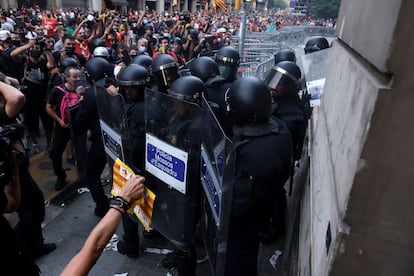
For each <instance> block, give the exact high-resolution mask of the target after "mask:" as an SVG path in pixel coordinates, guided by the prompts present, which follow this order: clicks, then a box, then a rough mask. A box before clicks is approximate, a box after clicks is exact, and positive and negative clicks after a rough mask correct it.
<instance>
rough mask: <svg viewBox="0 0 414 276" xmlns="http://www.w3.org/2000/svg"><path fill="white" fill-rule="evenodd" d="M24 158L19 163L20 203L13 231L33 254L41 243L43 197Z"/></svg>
mask: <svg viewBox="0 0 414 276" xmlns="http://www.w3.org/2000/svg"><path fill="white" fill-rule="evenodd" d="M28 164H29V161H28V159H26V160H25V161H23V163H22V164H21V165H20V172H19V173H20V187H21V203H20V206H19V209H18V210H17V213H18V215H19V219H20V220H19V223H18V224H17V226H16V228H15V231H16V234H17V237H18V239H19V241H20V242H21V243H22V245H23V246H24V247H25V248H26V250H27V252H28V253H29V254H30V255H31V256H34V255H35V254H36V252H37V251H38V250H39V249H40V247H41V246H42V245H43V234H42V222H43V220H44V218H45V206H44V201H45V200H44V197H43V193H42V191H41V190H40V189H39V187H38V185H37V183H36V182H35V181H34V180H33V178H32V177H31V175H30V173H29V170H28Z"/></svg>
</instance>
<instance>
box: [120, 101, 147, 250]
mask: <svg viewBox="0 0 414 276" xmlns="http://www.w3.org/2000/svg"><path fill="white" fill-rule="evenodd" d="M125 108H126V123H127V127H128V142H129V146H130V150H131V156H132V163H133V166H134V168H135V170H137V169H138V170H139V171H136V173H138V172H139V173H140V174H141V175H144V174H143V172H144V158H145V116H144V115H145V103H144V102H131V103H127V105H126V106H125ZM122 226H123V227H124V235H123V239H124V241H125V246H126V248H125V249H126V251H125V252H126V254H127V255H128V254H129V255H131V256H133V255H137V254H138V252H137V250H138V247H139V232H138V230H139V224H138V221H137V220H136V219H132V218H131V217H130V215H128V214H127V215H125V216H123V217H122ZM121 253H122V252H121Z"/></svg>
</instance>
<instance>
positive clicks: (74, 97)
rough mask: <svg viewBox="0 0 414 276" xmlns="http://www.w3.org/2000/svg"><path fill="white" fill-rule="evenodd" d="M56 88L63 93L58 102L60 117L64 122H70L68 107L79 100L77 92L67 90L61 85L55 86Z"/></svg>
mask: <svg viewBox="0 0 414 276" xmlns="http://www.w3.org/2000/svg"><path fill="white" fill-rule="evenodd" d="M55 88H56V89H58V90H60V91H62V92H63V93H65V95H64V96H63V98H62V101H61V102H60V109H59V110H60V118H61V119H62V120H63V121H64V122H65V123H69V122H70V115H69V108H70V107H71V106H73V105H75V104H77V103H78V102H79V97H78V94H77V93H75V92H67V91H66V89H64V88H62V87H61V86H55Z"/></svg>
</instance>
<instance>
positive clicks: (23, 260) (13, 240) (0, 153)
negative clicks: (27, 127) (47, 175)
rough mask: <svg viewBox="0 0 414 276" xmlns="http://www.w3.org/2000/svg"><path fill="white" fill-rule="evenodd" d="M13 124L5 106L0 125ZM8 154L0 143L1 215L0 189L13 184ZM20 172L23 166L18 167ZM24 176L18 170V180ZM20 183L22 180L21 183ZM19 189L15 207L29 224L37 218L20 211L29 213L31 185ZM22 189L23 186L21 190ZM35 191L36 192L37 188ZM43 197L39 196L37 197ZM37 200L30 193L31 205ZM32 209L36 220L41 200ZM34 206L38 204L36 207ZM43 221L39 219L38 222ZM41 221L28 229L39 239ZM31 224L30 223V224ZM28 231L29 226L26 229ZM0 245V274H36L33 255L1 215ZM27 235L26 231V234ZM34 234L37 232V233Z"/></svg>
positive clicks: (0, 206) (0, 111) (3, 197)
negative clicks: (19, 202)
mask: <svg viewBox="0 0 414 276" xmlns="http://www.w3.org/2000/svg"><path fill="white" fill-rule="evenodd" d="M13 122H15V120H14V119H12V118H9V117H8V116H7V114H6V112H5V107H4V106H3V107H1V108H0V124H2V125H3V124H8V123H13ZM10 160H11V158H10V155H9V151H8V150H7V149H6V146H5V145H4V144H2V143H0V210H1V211H2V214H3V213H4V209H5V208H6V206H7V197H6V194H5V192H4V188H5V186H6V185H8V184H9V183H10V182H11V181H13V180H12V179H13V177H12V171H11V164H10ZM21 166H22V169H23V168H24V166H26V164H24V163H23V164H21ZM25 173H27V174H28V171H24V170H22V171H20V170H19V177H20V176H24V175H25ZM23 181H24V180H23ZM20 182H21V183H20V186H21V205H20V207H19V210H20V214H21V215H22V216H20V214H19V216H20V219H24V220H25V221H24V222H28V224H29V222H31V221H37V217H33V218H31V217H26V216H25V215H24V214H27V215H29V213H28V212H27V213H24V211H25V210H26V211H30V210H27V209H26V207H29V208H30V207H31V206H29V205H30V202H27V198H28V197H30V196H31V193H30V192H31V191H30V188H32V186H28V185H25V184H23V185H22V179H21V180H20ZM23 186H24V187H23ZM37 189H39V188H38V187H37ZM41 197H42V198H43V195H42V196H41ZM37 199H38V194H37V193H36V192H35V193H34V194H33V199H32V200H33V202H35V201H36V200H37ZM33 207H34V210H33V213H34V214H35V213H40V217H41V214H42V210H43V214H44V205H43V201H42V206H41V209H37V208H36V206H33ZM37 207H38V205H37ZM42 220H43V219H42ZM40 224H41V222H40V223H39V225H38V227H35V228H36V229H32V230H33V231H35V232H36V230H37V228H40V236H41V225H40ZM32 225H33V224H32ZM27 229H30V226H29V227H28V228H27ZM0 233H1V235H0V244H1V245H2V246H3V248H4V249H5V250H6V251H5V252H4V254H2V263H3V264H4V265H3V266H2V273H3V274H4V275H30V276H31V275H40V274H39V272H40V270H39V268H38V267H37V265H36V264H35V263H34V259H33V257H34V256H33V255H32V253H31V252H28V251H27V250H26V248H25V246H24V244H23V243H22V240H21V239H19V238H18V237H17V235H16V233H15V231H13V229H12V228H11V226H10V224H9V222H8V221H7V219H6V218H5V217H4V216H3V215H1V216H0ZM29 233H30V231H29ZM37 233H38V232H37ZM41 241H42V243H43V237H41Z"/></svg>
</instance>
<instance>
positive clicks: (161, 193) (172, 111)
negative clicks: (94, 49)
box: [145, 89, 201, 251]
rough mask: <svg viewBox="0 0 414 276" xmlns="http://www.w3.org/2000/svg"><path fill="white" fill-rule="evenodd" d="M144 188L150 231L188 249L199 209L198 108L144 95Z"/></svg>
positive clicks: (164, 96) (155, 94) (154, 94)
mask: <svg viewBox="0 0 414 276" xmlns="http://www.w3.org/2000/svg"><path fill="white" fill-rule="evenodd" d="M145 93H146V110H145V124H146V125H145V128H146V142H145V145H146V148H145V170H146V172H147V175H146V177H147V181H146V185H147V186H148V187H149V188H150V189H151V190H152V191H153V192H154V193H155V196H156V197H155V201H154V208H153V212H152V225H151V226H152V227H153V228H155V229H156V230H157V231H159V232H160V233H161V234H162V235H163V236H164V237H166V238H167V239H168V240H170V241H171V242H172V243H173V244H174V245H175V246H177V247H178V248H179V249H181V250H183V251H187V250H189V249H190V247H191V246H192V240H193V235H194V231H195V225H196V222H197V216H198V214H199V206H200V192H201V187H200V173H199V172H200V170H199V163H200V123H201V122H200V113H201V110H200V107H199V106H198V105H196V104H193V103H191V102H187V101H184V100H179V99H177V98H174V97H171V96H169V95H167V94H163V93H160V92H155V91H151V90H149V89H147V90H146V92H145Z"/></svg>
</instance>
